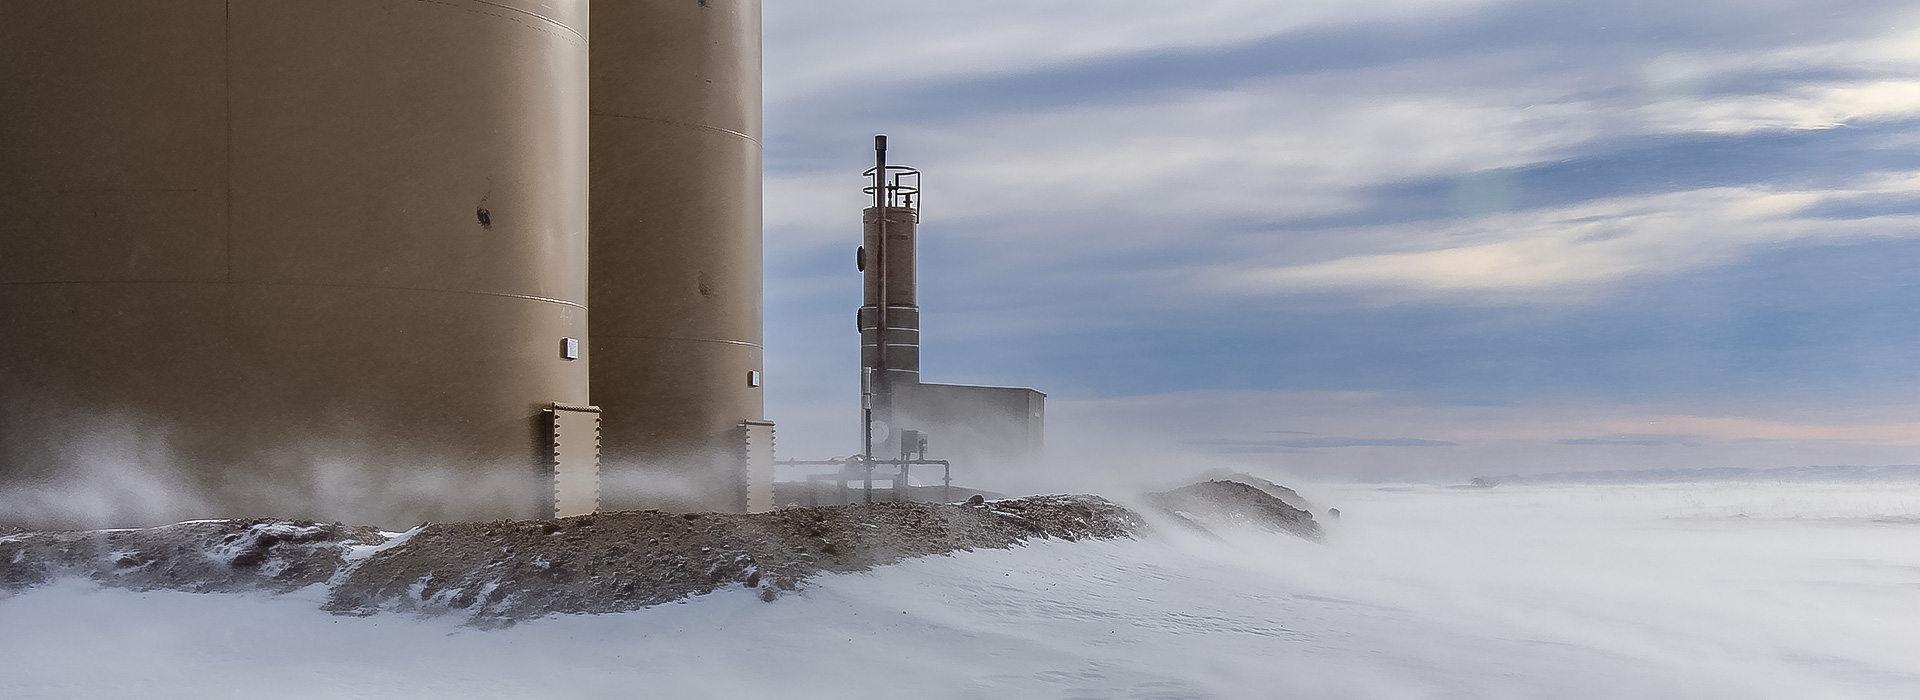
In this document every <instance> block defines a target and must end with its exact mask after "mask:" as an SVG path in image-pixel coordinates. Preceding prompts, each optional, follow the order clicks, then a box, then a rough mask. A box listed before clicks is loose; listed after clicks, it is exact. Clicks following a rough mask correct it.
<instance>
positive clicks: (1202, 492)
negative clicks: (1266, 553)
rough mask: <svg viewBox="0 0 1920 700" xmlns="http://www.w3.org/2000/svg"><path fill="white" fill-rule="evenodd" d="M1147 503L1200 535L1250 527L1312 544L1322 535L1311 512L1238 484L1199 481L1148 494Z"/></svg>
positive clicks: (1290, 491) (1226, 481)
mask: <svg viewBox="0 0 1920 700" xmlns="http://www.w3.org/2000/svg"><path fill="white" fill-rule="evenodd" d="M1279 488H1285V487H1279ZM1287 492H1288V493H1292V490H1290V489H1289V490H1288V491H1287ZM1146 503H1147V504H1148V505H1150V506H1152V507H1153V508H1154V509H1156V510H1159V511H1162V512H1165V513H1167V514H1169V515H1172V516H1173V517H1174V519H1175V520H1176V521H1177V522H1180V523H1182V524H1185V525H1187V526H1189V527H1193V528H1195V529H1198V530H1200V531H1202V532H1208V533H1211V532H1213V530H1214V529H1216V528H1220V527H1239V526H1248V525H1251V526H1253V527H1258V528H1261V529H1265V530H1271V531H1274V532H1284V533H1287V534H1290V535H1297V536H1299V537H1304V538H1306V539H1309V540H1315V541H1318V540H1319V539H1320V534H1321V532H1320V524H1319V523H1317V522H1314V520H1313V514H1312V513H1309V512H1307V511H1305V510H1301V509H1299V508H1295V507H1293V506H1290V505H1287V503H1286V501H1283V500H1281V499H1279V498H1278V497H1275V496H1274V495H1273V494H1271V493H1268V492H1267V490H1265V489H1262V488H1259V487H1256V486H1253V485H1250V484H1246V483H1242V482H1240V481H1228V480H1216V481H1202V482H1200V483H1197V484H1193V485H1191V486H1184V487H1181V488H1177V489H1174V490H1172V491H1162V492H1160V493H1153V494H1148V495H1147V496H1146Z"/></svg>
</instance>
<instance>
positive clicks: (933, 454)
mask: <svg viewBox="0 0 1920 700" xmlns="http://www.w3.org/2000/svg"><path fill="white" fill-rule="evenodd" d="M1045 401H1046V394H1042V393H1040V392H1038V391H1034V390H1033V389H1023V388H1010V387H988V386H964V385H958V384H918V383H915V384H898V385H895V386H894V407H893V411H894V417H895V421H894V422H895V423H896V424H897V430H895V431H894V432H895V433H896V434H897V433H898V430H919V431H921V432H924V433H926V434H927V436H928V437H927V456H928V457H929V458H932V459H949V460H953V463H954V464H953V472H954V478H955V480H957V481H961V482H962V483H967V484H968V485H984V486H986V487H987V488H992V481H993V480H994V479H995V478H996V477H998V476H1003V475H1011V474H1019V473H1023V472H1026V471H1028V470H1032V469H1036V468H1038V467H1039V466H1040V460H1041V459H1042V457H1043V451H1044V448H1045V445H1044V437H1045V434H1046V410H1045ZM895 449H896V450H898V448H897V447H896V448H895ZM886 456H887V457H889V458H891V457H895V456H897V454H888V455H886Z"/></svg>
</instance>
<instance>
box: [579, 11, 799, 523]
mask: <svg viewBox="0 0 1920 700" xmlns="http://www.w3.org/2000/svg"><path fill="white" fill-rule="evenodd" d="M592 74H593V78H592V82H591V84H592V92H593V97H592V113H593V116H592V141H593V145H592V161H593V164H592V212H593V213H592V225H593V249H592V256H591V259H592V261H591V266H592V267H591V289H590V292H589V295H590V298H591V299H592V302H593V327H592V330H593V354H594V363H595V364H594V374H593V399H594V402H595V403H596V404H598V405H599V406H600V407H601V408H602V409H603V413H602V414H601V418H602V423H601V431H602V432H601V437H602V440H601V446H602V447H601V449H602V452H601V456H602V471H601V474H602V482H601V504H602V507H604V508H636V507H661V508H682V509H718V510H740V509H742V508H744V507H745V501H744V498H745V492H744V490H743V488H742V483H743V481H744V475H743V474H742V472H741V469H742V465H743V461H744V459H745V457H744V453H743V452H742V450H743V449H744V433H743V432H742V431H743V430H744V428H743V424H745V423H746V422H748V421H758V420H760V419H761V417H762V410H763V405H764V404H763V400H762V397H761V389H760V386H759V377H760V374H759V373H760V371H761V337H760V332H761V297H760V276H761V265H760V3H759V2H758V0H702V1H701V2H691V1H688V2H682V1H680V0H629V1H626V2H618V3H604V4H601V5H598V6H596V7H595V8H594V21H593V61H592Z"/></svg>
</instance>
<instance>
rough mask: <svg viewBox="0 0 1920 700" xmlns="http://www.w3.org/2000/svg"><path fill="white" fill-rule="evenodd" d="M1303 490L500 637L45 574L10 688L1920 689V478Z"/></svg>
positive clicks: (3, 690) (1813, 692) (1868, 694)
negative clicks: (1074, 539) (1302, 498)
mask: <svg viewBox="0 0 1920 700" xmlns="http://www.w3.org/2000/svg"><path fill="white" fill-rule="evenodd" d="M1305 491H1306V495H1307V496H1309V497H1311V498H1313V499H1315V500H1316V502H1318V503H1319V504H1320V505H1321V506H1322V507H1325V506H1329V505H1331V506H1338V507H1339V508H1340V509H1341V510H1342V511H1343V512H1344V514H1345V517H1344V518H1343V519H1342V520H1340V521H1338V522H1335V523H1332V528H1331V531H1330V534H1329V537H1328V541H1327V542H1326V543H1325V544H1324V545H1319V544H1313V543H1309V542H1305V541H1302V540H1298V539H1294V538H1291V537H1286V536H1281V535H1271V534H1255V533H1244V534H1241V535H1236V536H1234V537H1230V538H1229V540H1230V541H1226V542H1220V541H1212V540H1206V539H1201V538H1197V537H1178V538H1174V539H1171V540H1168V541H1117V542H1078V543H1070V542H1043V543H1037V544H1034V545H1031V546H1028V547H1024V548H1018V549H1014V550H1010V551H979V552H972V553H965V554H959V555H954V556H941V557H931V558H926V559H920V560H914V561H909V562H906V563H904V564H900V565H896V566H891V567H883V568H880V569H877V570H874V571H871V572H867V573H859V574H846V575H835V576H826V577H822V578H818V579H814V580H813V582H812V584H811V585H810V586H809V587H808V588H806V589H805V590H803V591H801V592H799V593H795V594H790V595H786V596H783V597H781V598H780V599H779V600H777V601H775V602H773V603H766V602H762V601H761V600H760V599H759V598H758V597H757V596H756V595H755V594H754V593H753V592H750V591H748V590H745V589H733V590H727V591H723V592H721V593H717V594H714V595H710V596H706V597H703V598H698V599H694V600H691V601H688V602H684V603H679V604H670V605H665V606H660V607H656V608H652V609H648V610H643V611H639V612H634V613H625V614H618V615H604V616H576V617H558V618H547V619H542V620H537V621H534V622H530V623H524V624H521V625H519V626H517V627H513V628H509V629H503V630H491V631H482V630H475V629H470V628H462V627H459V626H458V625H457V623H456V622H455V621H453V620H450V619H415V618H411V617H404V616H396V615H381V616H375V617H368V618H352V617H335V616H330V615H327V614H325V613H322V612H319V611H318V610H317V607H318V604H319V600H318V598H319V596H320V592H319V591H318V590H317V589H309V590H308V591H304V592H300V593H295V594H291V595H287V596H281V597H270V596H265V595H227V594H209V595H194V594H186V593H172V592H151V593H134V592H128V591H123V590H109V589H99V588H95V587H93V586H91V585H89V584H87V583H85V582H81V581H66V582H62V583H58V584H54V585H49V586H45V587H41V588H38V589H34V590H31V591H29V592H26V593H23V594H19V595H15V596H12V597H9V598H4V599H0V697H4V698H20V699H25V698H175V697H177V698H196V699H198V698H250V699H251V698H268V697H271V698H301V697H314V698H407V699H416V698H602V697H605V698H641V697H647V698H699V697H714V698H747V697H774V698H975V697H993V698H1008V699H1012V698H1293V697H1298V698H1317V699H1328V698H1369V699H1395V698H1474V699H1498V698H1554V699H1572V698H1636V699H1638V698H1741V699H1749V698H1793V699H1796V700H1797V699H1802V698H1914V697H1920V624H1916V621H1920V484H1894V483H1881V484H1875V483H1850V484H1818V483H1798V484H1790V485H1788V484H1764V483H1739V484H1675V483H1662V484H1640V485H1635V484H1604V485H1586V486H1579V485H1556V486H1520V487H1507V486H1501V487H1498V488H1492V489H1447V488H1439V487H1425V486H1422V487H1400V488H1383V487H1377V486H1338V487H1335V486H1325V487H1319V488H1313V489H1305Z"/></svg>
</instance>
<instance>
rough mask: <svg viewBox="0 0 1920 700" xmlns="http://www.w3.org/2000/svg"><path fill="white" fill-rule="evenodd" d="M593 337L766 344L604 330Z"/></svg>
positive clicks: (754, 346) (755, 345)
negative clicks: (626, 333) (617, 332)
mask: <svg viewBox="0 0 1920 700" xmlns="http://www.w3.org/2000/svg"><path fill="white" fill-rule="evenodd" d="M592 338H593V339H594V340H600V339H603V338H625V339H628V340H684V341H686V342H689V343H726V344H728V345H744V346H746V347H750V348H762V349H764V346H762V345H761V344H759V343H749V342H747V341H744V340H724V339H721V338H675V337H673V336H668V335H617V334H613V333H607V332H604V331H594V332H593V334H592Z"/></svg>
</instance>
